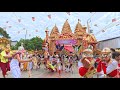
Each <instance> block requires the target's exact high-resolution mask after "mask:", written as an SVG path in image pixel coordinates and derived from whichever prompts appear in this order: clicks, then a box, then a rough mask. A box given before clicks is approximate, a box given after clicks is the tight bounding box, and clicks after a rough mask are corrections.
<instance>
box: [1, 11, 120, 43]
mask: <svg viewBox="0 0 120 90" xmlns="http://www.w3.org/2000/svg"><path fill="white" fill-rule="evenodd" d="M89 18H90V21H89V25H90V30H93V34H94V35H95V37H96V39H97V40H98V41H100V40H105V39H109V38H113V37H117V36H120V30H119V28H120V25H119V20H120V12H0V27H2V28H4V29H5V30H6V31H7V33H8V34H9V35H10V37H11V40H12V41H16V40H17V41H19V40H20V39H21V38H23V39H25V35H26V39H30V38H32V37H35V36H39V37H41V38H42V39H44V38H45V30H46V28H47V27H48V30H49V32H51V30H52V28H53V27H54V26H55V24H56V26H57V27H58V29H59V31H60V32H61V30H62V27H63V24H64V22H65V21H66V19H68V22H69V24H70V27H71V30H72V32H74V30H75V27H76V24H77V23H78V19H80V21H81V22H80V23H81V25H85V26H87V20H88V19H89ZM113 19H116V20H114V21H113V22H112V20H113ZM26 33H27V34H26Z"/></svg>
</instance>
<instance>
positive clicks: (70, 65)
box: [68, 56, 73, 73]
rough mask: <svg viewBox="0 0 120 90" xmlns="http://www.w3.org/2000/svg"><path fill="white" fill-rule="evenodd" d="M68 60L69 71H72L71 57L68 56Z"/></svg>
mask: <svg viewBox="0 0 120 90" xmlns="http://www.w3.org/2000/svg"><path fill="white" fill-rule="evenodd" d="M68 60H69V72H70V71H71V72H72V73H73V68H72V66H73V57H72V56H70V57H69V59H68Z"/></svg>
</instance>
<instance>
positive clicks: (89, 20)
mask: <svg viewBox="0 0 120 90" xmlns="http://www.w3.org/2000/svg"><path fill="white" fill-rule="evenodd" d="M95 13H96V12H95ZM95 13H93V14H92V16H91V17H90V18H89V19H88V20H87V27H88V33H90V25H89V23H90V22H91V18H92V17H93V16H94V15H95Z"/></svg>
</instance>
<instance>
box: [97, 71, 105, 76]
mask: <svg viewBox="0 0 120 90" xmlns="http://www.w3.org/2000/svg"><path fill="white" fill-rule="evenodd" d="M97 77H98V78H105V74H104V72H103V70H102V71H101V72H97Z"/></svg>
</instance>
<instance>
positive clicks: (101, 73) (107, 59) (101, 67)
mask: <svg viewBox="0 0 120 90" xmlns="http://www.w3.org/2000/svg"><path fill="white" fill-rule="evenodd" d="M118 56H119V53H117V52H114V53H113V59H112V52H111V50H110V49H109V48H104V49H103V50H102V56H101V57H102V58H101V60H100V61H99V63H98V66H97V76H98V78H118V77H119V75H118V74H119V72H118V67H119V65H118V61H119V59H120V58H119V57H118Z"/></svg>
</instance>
